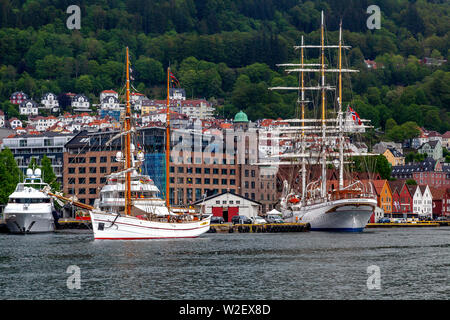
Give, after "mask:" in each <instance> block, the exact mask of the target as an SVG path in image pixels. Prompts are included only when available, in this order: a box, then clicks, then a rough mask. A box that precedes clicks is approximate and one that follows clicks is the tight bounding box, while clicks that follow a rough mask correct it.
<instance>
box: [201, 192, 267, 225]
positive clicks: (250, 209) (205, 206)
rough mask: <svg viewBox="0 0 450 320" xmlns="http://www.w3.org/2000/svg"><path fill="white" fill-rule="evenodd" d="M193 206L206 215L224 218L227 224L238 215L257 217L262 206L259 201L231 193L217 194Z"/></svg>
mask: <svg viewBox="0 0 450 320" xmlns="http://www.w3.org/2000/svg"><path fill="white" fill-rule="evenodd" d="M193 204H194V205H196V206H200V207H201V208H202V212H204V213H206V214H212V215H214V216H219V217H223V219H224V220H225V222H230V221H231V218H232V217H233V216H236V215H243V216H246V217H249V218H252V217H256V216H257V215H258V213H259V209H260V206H261V203H259V202H257V201H254V200H251V199H249V198H246V197H244V196H241V195H238V194H234V193H230V192H225V193H222V194H215V195H212V196H209V197H207V198H205V199H201V200H198V201H196V202H194V203H193Z"/></svg>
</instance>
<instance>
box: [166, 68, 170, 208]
mask: <svg viewBox="0 0 450 320" xmlns="http://www.w3.org/2000/svg"><path fill="white" fill-rule="evenodd" d="M169 77H170V67H167V105H166V207H167V208H169V207H170V199H169V191H170V188H169V181H170V179H169V162H170V96H169V94H170V93H169Z"/></svg>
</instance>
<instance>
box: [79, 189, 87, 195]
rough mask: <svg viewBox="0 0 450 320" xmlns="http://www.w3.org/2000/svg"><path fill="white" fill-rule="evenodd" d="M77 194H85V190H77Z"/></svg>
mask: <svg viewBox="0 0 450 320" xmlns="http://www.w3.org/2000/svg"><path fill="white" fill-rule="evenodd" d="M78 194H86V189H85V188H80V189H78Z"/></svg>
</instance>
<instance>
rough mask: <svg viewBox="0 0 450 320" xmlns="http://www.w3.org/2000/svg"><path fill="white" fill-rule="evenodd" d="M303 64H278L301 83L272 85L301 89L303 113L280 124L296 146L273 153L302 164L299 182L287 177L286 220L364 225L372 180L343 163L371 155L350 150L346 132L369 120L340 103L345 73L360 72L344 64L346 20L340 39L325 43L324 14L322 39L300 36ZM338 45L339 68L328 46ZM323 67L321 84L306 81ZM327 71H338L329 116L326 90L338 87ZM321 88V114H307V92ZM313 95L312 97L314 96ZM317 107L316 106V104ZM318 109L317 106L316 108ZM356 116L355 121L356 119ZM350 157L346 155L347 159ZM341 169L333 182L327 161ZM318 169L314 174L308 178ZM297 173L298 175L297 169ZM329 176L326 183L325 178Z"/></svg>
mask: <svg viewBox="0 0 450 320" xmlns="http://www.w3.org/2000/svg"><path fill="white" fill-rule="evenodd" d="M294 48H295V49H300V63H299V64H295V63H294V64H292V63H290V64H280V65H278V66H281V67H287V69H286V72H287V73H293V72H298V73H299V86H298V87H273V88H270V89H271V90H296V91H297V92H298V93H299V94H298V100H297V103H298V104H297V106H298V108H299V109H300V110H298V114H299V115H300V117H299V118H296V119H288V120H284V121H286V122H288V123H289V126H288V127H286V128H282V129H280V139H286V140H290V141H292V142H293V144H292V145H293V146H294V148H293V151H292V152H287V153H284V154H281V155H275V156H274V157H277V158H278V159H279V161H278V163H277V165H280V166H283V165H287V166H291V167H292V166H293V167H297V168H300V170H299V176H301V183H300V185H301V188H294V187H293V185H292V184H289V182H288V181H287V180H284V190H283V194H282V197H281V199H280V204H281V212H282V213H283V217H284V220H285V221H291V222H295V221H299V222H305V223H310V225H311V230H326V231H334V230H335V231H362V230H363V229H364V227H365V226H366V224H367V223H368V221H369V219H370V216H371V215H372V213H373V211H374V209H375V207H376V206H377V201H376V195H375V193H374V190H373V187H372V184H371V183H370V181H366V182H363V181H361V180H357V179H354V178H353V176H350V177H349V178H348V179H344V167H345V165H346V164H348V163H351V161H349V160H348V158H349V157H352V156H367V155H370V154H368V153H361V152H349V151H348V150H349V148H348V143H347V142H346V141H349V139H348V137H347V136H345V135H344V134H348V133H357V132H361V131H363V130H365V128H369V127H371V126H369V125H367V124H365V123H366V122H368V120H363V119H360V118H359V116H357V114H355V113H354V111H353V110H352V109H351V108H350V107H348V109H347V111H346V112H345V113H344V111H343V109H342V73H346V72H357V71H358V70H352V69H343V68H342V50H343V49H348V48H350V47H349V46H343V44H342V25H341V26H340V28H339V43H338V45H325V43H324V16H323V12H322V16H321V43H320V45H305V44H304V39H303V37H302V39H301V45H300V46H295V47H294ZM328 48H330V49H338V64H339V66H338V68H336V69H331V68H327V65H326V64H325V49H328ZM305 49H312V50H320V58H319V59H320V63H304V54H305ZM311 72H315V73H319V75H320V78H319V79H320V80H319V82H318V83H317V85H312V86H310V87H306V86H305V76H306V75H307V74H308V73H311ZM326 73H337V74H338V94H337V98H336V100H335V110H337V116H336V118H329V119H327V103H326V96H327V95H326V92H327V91H328V90H336V87H333V86H330V85H327V84H326V77H325V74H326ZM309 91H312V92H317V93H319V94H320V96H319V97H318V99H317V100H319V101H320V102H319V103H318V105H320V108H318V109H319V110H320V115H321V116H320V118H318V119H314V118H309V119H307V118H305V107H306V106H307V104H308V103H311V102H313V101H309V100H307V99H306V98H305V93H306V92H309ZM311 100H314V99H311ZM317 111H318V110H317ZM317 113H319V112H317ZM354 120H356V123H355V121H354ZM346 159H347V160H346ZM329 166H332V167H334V168H336V169H338V172H339V173H338V183H337V186H336V187H335V186H334V185H333V186H332V188H329V184H330V183H329V182H328V179H329V178H330V177H327V173H328V170H327V169H328V167H329ZM313 171H316V172H317V171H318V172H320V173H319V174H316V177H315V180H312V181H308V178H309V177H311V176H314V175H312V174H310V173H311V172H313ZM294 176H295V175H294ZM327 182H328V184H327Z"/></svg>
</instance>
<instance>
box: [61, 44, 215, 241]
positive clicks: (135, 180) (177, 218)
mask: <svg viewBox="0 0 450 320" xmlns="http://www.w3.org/2000/svg"><path fill="white" fill-rule="evenodd" d="M169 77H170V68H168V70H167V106H166V113H167V114H166V117H167V118H166V135H165V138H166V150H165V163H166V190H165V191H166V192H165V201H164V199H162V198H160V197H159V189H158V188H157V186H156V185H155V184H154V182H153V181H152V179H151V178H150V177H149V176H147V175H144V174H141V172H140V171H141V170H140V168H141V165H142V163H143V161H144V153H143V150H142V149H140V148H136V145H138V143H137V137H136V132H137V130H136V128H135V127H134V124H133V119H132V115H131V106H130V64H129V55H128V47H127V48H126V110H125V117H124V121H123V123H122V128H121V131H120V132H119V133H118V134H117V135H115V136H114V137H113V138H111V140H110V141H108V142H107V144H109V143H111V142H112V141H113V140H115V139H122V143H121V145H122V149H123V150H122V151H119V152H118V153H117V154H116V161H118V162H121V163H123V170H122V171H119V172H116V173H113V174H111V175H110V176H109V177H108V182H107V184H106V185H105V186H104V187H103V188H102V190H101V192H100V199H99V201H98V202H97V206H96V205H94V206H89V205H86V204H81V203H78V202H76V201H73V199H70V198H65V197H63V196H61V195H56V194H52V195H53V196H56V197H57V198H59V199H63V200H66V201H70V202H71V203H72V204H74V205H76V206H78V207H81V208H83V209H86V210H88V211H89V214H90V218H91V222H92V229H93V231H94V238H95V239H104V240H140V239H172V238H195V237H198V236H200V235H201V234H203V233H205V232H207V231H208V230H209V227H210V220H211V215H202V214H201V213H198V212H197V213H196V212H195V211H194V210H193V209H192V208H173V207H171V205H170V202H169V190H170V185H169V182H170V180H169V163H170V155H169V154H170V109H169V105H170V100H169V99H170V98H169V87H170V78H169Z"/></svg>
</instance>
